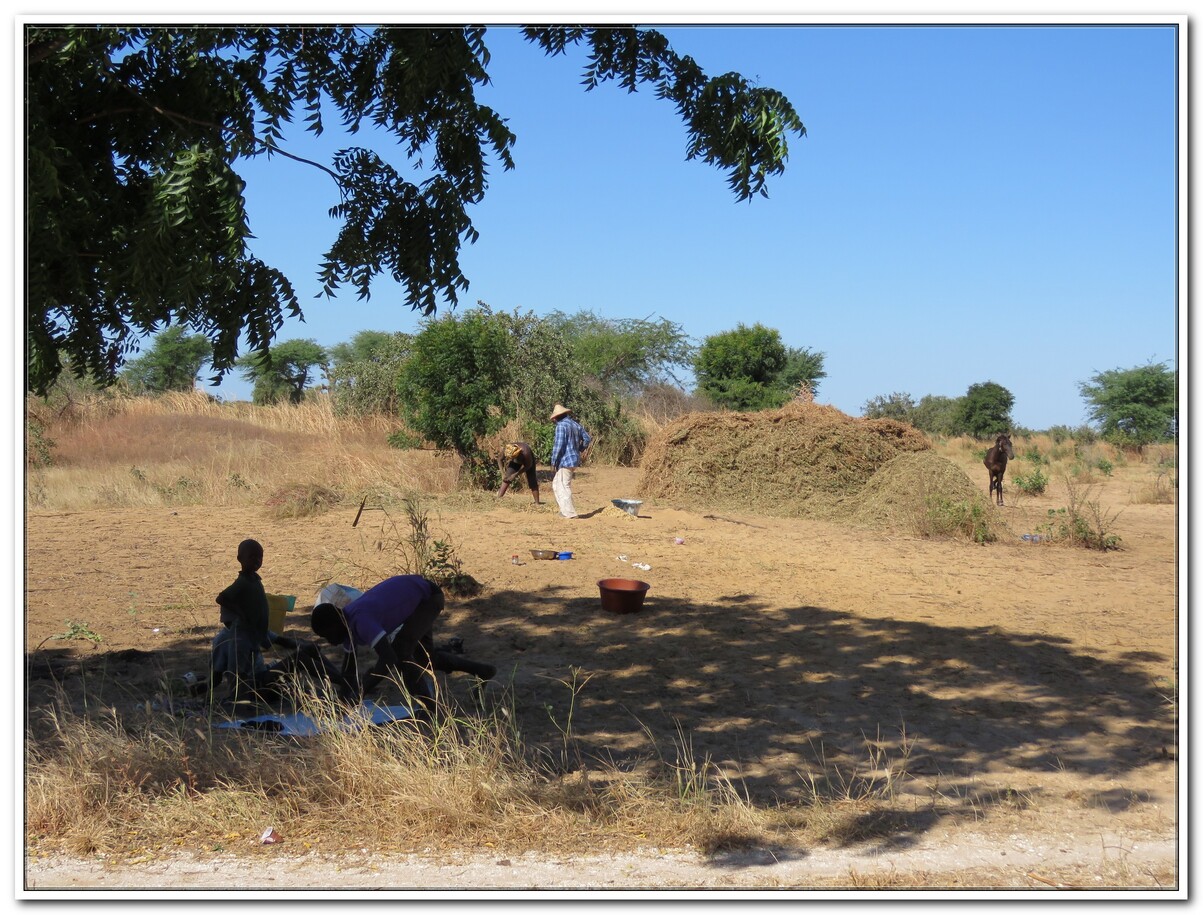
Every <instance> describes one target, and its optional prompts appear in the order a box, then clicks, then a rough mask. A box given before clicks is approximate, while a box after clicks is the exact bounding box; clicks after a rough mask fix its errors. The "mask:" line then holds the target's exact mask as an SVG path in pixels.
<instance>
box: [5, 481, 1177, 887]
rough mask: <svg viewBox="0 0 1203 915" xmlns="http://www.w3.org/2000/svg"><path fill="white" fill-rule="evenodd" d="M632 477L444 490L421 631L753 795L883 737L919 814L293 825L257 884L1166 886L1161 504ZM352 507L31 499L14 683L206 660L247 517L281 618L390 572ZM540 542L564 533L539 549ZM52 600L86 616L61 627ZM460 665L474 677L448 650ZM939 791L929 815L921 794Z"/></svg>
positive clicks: (52, 868) (1169, 697)
mask: <svg viewBox="0 0 1203 915" xmlns="http://www.w3.org/2000/svg"><path fill="white" fill-rule="evenodd" d="M983 476H984V471H983ZM637 481H638V471H636V470H625V469H614V468H586V469H585V470H583V471H582V472H581V473H580V474H579V475H578V479H577V501H578V508H579V509H580V510H581V511H582V512H584V513H586V516H585V517H583V518H581V519H578V520H574V521H569V520H566V519H563V518H561V517H559V516H558V514H556V512H555V510H554V508H553V507H552V505H551V504H545V505H544V506H543V508H542V509H536V508H535V507H534V506H533V505H532V504H531V500H530V498H529V495H528V494H527V493H526V492H525V491H524V490H520V491H515V492H511V493H510V494H509V495H507V496H506V498H505V499H504V500H502V501H501V502H500V503H490V504H484V505H481V504H461V505H459V507H456V503H455V501H454V500H452V501H450V502H448V503H446V504H444V505H443V506H442V507H441V508H439V509H437V510H432V512H431V517H430V524H431V529H432V532H433V533H434V534H435V535H436V536H438V537H440V538H446V539H449V540H450V542H451V543H452V544H454V547H455V550H456V553H457V555H458V556H459V557H460V559H461V560H462V562H463V568H464V571H466V572H468V573H470V574H471V575H473V576H474V577H475V578H476V579H478V580H479V581H480V582H481V583H482V584H483V585H484V590H483V592H482V593H481V594H480V595H479V596H478V597H475V598H471V599H461V600H453V601H450V602H449V605H448V608H447V612H446V613H445V615H444V618H443V620H442V622H441V624H440V626H439V630H438V637H439V638H443V637H449V636H458V637H460V638H463V639H464V641H465V644H466V646H467V648H468V651H469V653H470V654H471V655H472V656H474V657H477V658H480V659H482V660H487V661H489V662H491V663H493V664H495V665H496V666H497V667H498V668H499V670H500V671H501V673H499V675H498V678H497V681H496V682H497V686H496V688H498V689H502V690H505V691H506V692H508V693H511V694H512V696H513V700H514V703H515V708H516V709H517V712H518V714H519V715H520V716H521V719H522V720H521V724H522V727H523V731H524V733H525V734H526V737H527V740H528V743H531V744H535V743H539V742H545V743H547V744H549V745H554V744H555V743H556V742H557V741H558V740H559V734H558V732H557V730H556V728H557V726H558V725H559V724H562V723H564V722H566V721H567V716H568V709H569V702H570V700H571V691H570V690H569V688H568V687H567V686H566V685H565V684H566V683H568V682H571V680H572V677H573V670H574V669H579V670H580V671H582V672H584V673H585V674H587V675H588V676H589V679H588V682H587V683H586V684H585V685H584V687H583V689H582V690H581V692H580V695H579V696H578V697H577V701H576V704H575V709H574V711H573V713H572V715H573V718H572V728H573V731H574V733H575V734H576V736H577V737H578V739H579V741H580V744H581V746H582V748H583V749H584V750H585V751H586V752H588V753H593V754H596V755H598V756H599V757H602V758H605V759H610V760H613V761H615V762H617V763H619V764H620V765H621V764H630V765H637V764H638V763H639V760H641V759H646V758H647V757H648V756H649V755H652V754H655V753H659V754H660V755H662V756H665V757H670V758H672V757H674V756H675V757H676V758H681V754H682V752H683V748H682V740H683V738H682V735H685V737H684V741H685V743H686V745H687V750H688V753H689V754H691V755H692V757H693V758H694V759H698V760H701V759H705V758H709V759H710V760H712V761H713V762H714V763H715V764H716V765H717V766H719V767H720V768H721V770H722V771H723V772H724V773H725V774H727V775H728V776H729V777H730V778H731V779H732V780H733V781H734V782H736V783H737V784H738V785H739V786H740V787H741V790H745V791H746V792H748V794H749V795H750V796H751V797H753V798H755V799H756V800H759V801H770V800H772V799H775V798H779V799H785V800H790V799H797V798H799V797H802V796H804V793H805V786H806V785H807V784H808V780H809V779H810V778H811V777H817V778H823V777H827V778H828V779H832V778H837V779H838V778H850V777H857V778H859V777H862V776H864V777H868V776H869V775H871V774H872V773H871V772H870V770H872V769H873V768H874V767H873V766H871V765H869V762H870V760H871V759H873V758H875V759H876V760H877V762H878V763H879V764H884V763H889V764H891V765H893V766H895V767H897V766H899V765H901V764H903V763H905V770H906V772H907V778H906V779H905V780H904V783H903V790H904V791H905V792H907V793H909V794H910V795H911V796H912V802H913V803H912V808H913V810H915V811H918V812H919V813H918V815H912V816H911V817H909V824H910V825H909V826H908V827H907V829H906V830H903V831H899V832H897V833H895V834H892V835H891V837H890V839H889V840H888V841H886V840H882V839H881V838H880V836H879V837H878V838H875V839H872V840H870V841H867V842H857V841H855V840H854V839H850V840H849V841H847V842H844V843H839V844H835V845H828V846H824V847H819V848H814V849H809V850H807V852H806V853H805V854H798V853H796V852H794V853H791V854H788V855H783V854H781V853H776V854H775V853H774V852H772V851H769V850H763V851H756V852H749V853H744V854H741V855H730V856H720V857H713V856H704V855H701V854H699V853H697V852H696V851H695V850H691V849H688V848H685V849H648V850H646V851H645V852H644V853H640V854H632V855H626V856H620V857H608V856H605V857H588V856H585V855H582V854H577V853H572V854H568V853H565V854H562V855H542V856H539V855H521V856H510V857H504V858H503V857H501V856H498V855H489V854H481V855H476V856H463V857H460V858H457V859H455V860H438V859H433V858H427V857H424V856H422V855H421V854H417V855H416V856H412V857H404V858H401V857H396V856H392V857H390V856H381V855H375V854H373V853H371V852H370V851H365V852H362V853H361V852H357V851H355V850H348V853H347V854H346V855H341V856H332V857H331V856H317V857H315V856H313V855H301V854H298V850H294V849H290V848H289V846H288V844H287V841H285V843H284V844H282V845H280V846H277V847H275V848H273V849H272V850H271V853H272V855H273V856H274V859H273V867H272V874H273V879H272V880H271V882H270V886H271V887H272V888H276V887H279V888H285V887H297V888H300V887H318V888H338V889H341V890H349V889H368V888H392V889H433V890H447V889H452V888H456V889H469V888H478V889H490V888H494V889H500V890H505V889H513V888H530V887H534V888H539V889H542V890H552V889H573V888H605V889H616V888H695V889H696V888H708V887H720V888H721V887H725V888H755V889H760V890H769V889H774V888H784V887H820V886H855V885H862V886H863V885H865V884H866V883H868V884H869V885H872V883H873V881H874V880H877V879H883V880H888V881H889V882H890V884H891V885H893V886H897V885H898V884H899V882H900V881H901V882H903V883H905V881H906V880H907V879H914V880H915V881H917V882H920V883H923V884H925V885H928V886H932V885H935V886H939V885H948V886H959V887H964V886H967V885H974V884H975V883H976V884H977V885H980V886H986V887H1020V888H1028V889H1043V890H1049V889H1050V888H1051V887H1052V886H1053V885H1062V886H1072V887H1092V888H1099V887H1122V886H1140V887H1150V888H1157V887H1161V888H1170V889H1173V888H1176V887H1180V886H1181V883H1182V881H1183V880H1184V877H1183V876H1182V875H1181V874H1180V873H1179V869H1178V868H1179V851H1178V843H1177V839H1178V836H1179V832H1180V825H1181V824H1180V823H1179V816H1180V811H1179V778H1180V772H1179V765H1178V753H1177V734H1176V718H1175V712H1176V707H1175V704H1174V701H1173V700H1174V691H1175V689H1176V686H1177V683H1178V673H1177V659H1178V657H1179V645H1178V636H1179V626H1178V619H1177V613H1178V578H1177V576H1178V563H1177V560H1178V554H1177V515H1176V508H1175V506H1173V505H1143V504H1129V492H1130V489H1131V485H1130V481H1129V482H1125V481H1123V480H1115V481H1109V482H1108V483H1106V484H1104V485H1103V486H1102V487H1101V488H1100V490H1099V498H1100V500H1101V502H1102V503H1103V504H1104V505H1105V506H1107V507H1109V508H1111V509H1114V510H1120V511H1121V513H1120V515H1119V517H1118V519H1117V521H1116V525H1115V531H1116V533H1118V534H1119V535H1120V536H1121V537H1122V538H1123V546H1124V549H1123V550H1120V551H1116V552H1110V553H1106V554H1102V553H1097V552H1089V551H1084V550H1075V549H1068V548H1062V547H1057V546H1049V545H1047V544H1039V545H1034V544H1032V543H1029V542H1025V541H1023V540H1022V539H1020V534H1022V533H1024V532H1028V531H1031V530H1034V529H1035V526H1036V525H1037V524H1039V523H1040V520H1041V519H1042V518H1043V517H1044V516H1045V515H1046V513H1047V510H1048V509H1049V508H1051V507H1055V506H1059V505H1061V504H1064V502H1063V498H1062V497H1060V496H1059V494H1058V493H1057V492H1056V491H1054V490H1050V492H1049V494H1047V495H1045V496H1042V497H1038V498H1036V497H1027V498H1024V497H1022V496H1020V495H1019V494H1016V493H1013V492H1012V490H1011V489H1010V488H1009V489H1008V495H1009V498H1010V502H1011V504H1009V505H1008V506H1007V507H1006V508H1004V509H1002V511H1003V513H1004V516H1005V518H1006V520H1007V523H1008V525H1009V526H1010V527H1011V530H1012V531H1013V532H1014V534H1015V536H1014V537H1013V538H1011V539H1009V540H1008V541H1006V542H1002V543H996V544H991V545H988V546H977V545H972V544H968V543H964V542H954V541H936V540H923V539H919V538H915V537H913V536H909V535H906V534H889V535H885V534H882V533H878V532H871V531H866V530H860V529H855V528H850V527H847V526H842V525H839V524H833V523H827V522H816V521H805V520H781V519H770V518H765V517H758V516H754V515H736V514H730V513H723V514H721V515H720V514H710V513H704V512H690V511H683V510H677V509H674V508H670V507H667V506H658V505H655V504H650V503H645V504H644V505H643V506H642V509H641V511H640V515H639V517H637V518H631V517H629V516H627V515H625V514H623V513H621V512H619V511H618V510H617V509H614V508H613V506H611V505H610V504H609V500H610V499H611V498H614V497H624V496H631V495H633V494H634V491H635V487H636V485H637ZM981 485H982V488H983V490H984V488H985V480H984V479H983V480H982V481H981ZM545 489H546V490H547V491H545V493H544V498H545V501H546V502H547V503H552V502H553V500H552V497H551V493H550V491H549V489H550V488H549V487H546V488H545ZM357 508H358V506H357V505H356V506H351V507H349V508H345V509H339V510H336V511H334V512H332V513H330V514H328V515H325V516H323V517H320V518H315V519H303V520H293V521H272V520H270V519H269V518H267V516H266V515H265V513H264V511H263V509H261V508H258V507H246V508H236V509H223V510H213V509H208V508H204V507H181V508H178V509H162V508H160V509H151V510H135V509H122V510H111V511H80V512H62V513H41V512H36V511H34V512H31V513H29V515H28V517H27V522H26V543H25V546H26V568H27V585H28V590H27V607H26V630H25V646H26V651H27V653H32V655H31V656H32V660H33V663H32V665H31V667H30V671H31V677H32V679H30V680H29V681H28V695H27V702H28V703H29V705H30V707H34V708H36V707H37V706H38V704H39V703H41V702H43V701H45V700H46V698H47V696H48V695H49V689H48V687H49V684H50V682H51V678H52V677H56V678H67V679H70V678H71V676H72V675H73V672H76V671H79V670H82V669H85V668H86V669H88V670H91V671H92V672H93V673H95V672H96V671H98V670H99V671H103V674H104V677H105V678H110V679H111V680H113V681H121V680H122V679H123V678H127V677H130V678H132V677H136V676H143V677H146V676H148V675H149V674H150V673H155V674H156V675H178V674H181V673H183V672H184V671H188V670H194V671H201V670H203V669H204V666H205V663H206V657H207V646H208V641H209V639H210V637H211V635H212V633H213V632H214V631H215V627H216V622H217V614H216V606H215V605H214V604H213V597H214V596H215V595H216V594H217V593H218V591H220V590H221V589H222V588H223V587H225V586H226V585H227V584H228V583H229V582H230V581H232V580H233V578H234V576H235V574H236V572H237V565H236V563H235V561H234V552H235V548H236V545H237V543H238V541H239V540H241V539H242V538H244V537H256V538H257V539H259V540H260V541H261V542H262V543H263V544H264V547H265V551H266V558H265V562H264V567H263V571H262V574H263V578H264V581H265V584H266V586H267V588H268V590H269V591H275V592H280V593H291V594H296V595H297V596H298V600H297V609H296V612H295V613H294V614H292V615H291V616H290V617H289V620H288V631H290V632H292V633H293V634H304V626H305V622H306V619H307V613H308V610H309V609H310V607H311V606H312V603H313V597H314V595H315V594H316V592H317V590H318V589H319V588H320V587H321V586H322V585H323V584H325V583H326V582H328V581H339V582H343V583H346V584H351V585H355V586H358V587H367V586H370V585H371V584H372V583H374V582H375V581H376V580H378V579H379V578H382V577H384V576H386V575H389V574H395V573H396V572H397V571H399V569H398V560H397V553H396V550H395V547H396V544H397V542H398V538H399V536H400V535H401V534H403V533H404V531H405V529H406V527H405V523H404V519H403V518H402V517H400V516H399V515H397V514H395V513H393V514H390V513H389V512H386V511H384V510H382V509H380V508H379V507H374V506H371V505H370V504H369V506H368V507H367V509H366V510H365V511H364V513H363V516H362V518H361V519H360V521H359V524H358V525H357V526H355V527H352V519H353V517H354V515H355V509H357ZM536 548H544V549H556V550H561V551H568V550H570V551H572V552H573V559H572V560H569V561H534V560H532V559H531V558H530V553H529V551H530V550H531V549H536ZM514 554H517V555H518V556H519V557H520V559H521V560H522V564H521V565H513V564H512V563H511V556H512V555H514ZM621 557H626V558H625V560H624V559H623V558H621ZM633 562H641V563H646V564H647V565H649V566H650V567H651V568H650V569H648V570H646V571H644V570H638V569H634V568H632V563H633ZM612 576H620V577H636V578H639V579H642V580H643V581H646V582H648V583H650V585H651V589H650V591H649V593H648V597H647V601H646V603H645V605H644V608H643V610H642V612H640V613H638V614H632V615H615V614H608V613H604V612H602V611H601V609H600V605H599V599H598V587H597V581H598V580H599V579H601V578H606V577H612ZM69 621H76V622H84V623H86V624H87V627H88V628H89V629H90V630H91V631H93V632H95V633H97V634H98V635H100V636H102V638H103V642H101V644H100V645H99V646H96V647H93V646H92V645H91V643H89V642H86V641H79V640H74V641H66V640H61V639H55V638H54V636H56V635H61V634H63V633H64V632H65V631H66V630H67V629H68V622H69ZM94 682H95V680H94ZM449 685H450V688H451V689H452V690H453V692H455V691H458V693H459V694H464V693H465V691H466V689H467V683H466V682H465V680H464V679H463V678H462V677H460V676H458V675H457V677H456V678H453V679H452V681H451V682H450V684H449ZM548 707H550V709H551V712H552V714H551V715H549V714H548V712H547V711H546V709H547V708H548ZM653 741H654V744H653ZM883 768H884V765H879V766H878V767H877V771H878V772H880V771H881V770H882V769H883ZM937 797H938V798H939V801H940V803H939V805H938V806H939V813H936V812H934V810H935V806H934V805H933V806H932V809H933V813H932V814H931V815H930V816H928V817H925V816H923V815H922V809H923V800H924V798H927V799H932V798H937ZM247 831H248V832H250V831H254V826H253V825H251V826H248V830H247ZM286 839H287V837H286ZM257 851H260V852H261V851H262V850H261V849H260V850H257ZM256 860H258V859H257V858H256ZM261 874H262V869H261V868H260V869H257V868H256V867H255V866H254V864H253V863H252V862H246V863H244V862H241V861H240V859H239V857H238V856H237V855H236V854H235V855H232V856H230V857H229V858H227V859H224V860H223V859H220V858H214V857H213V856H208V857H204V858H201V857H193V856H190V855H187V854H184V855H181V856H180V857H178V858H176V859H174V860H171V861H163V860H157V861H153V862H146V863H144V864H136V863H135V864H130V863H128V862H126V863H119V862H114V861H108V862H106V861H100V860H92V861H71V860H68V859H63V858H56V857H47V858H40V857H37V858H32V859H31V860H28V861H26V862H25V870H24V885H25V887H26V888H27V889H29V890H51V889H58V888H64V889H66V888H85V887H93V888H94V887H106V888H122V887H124V888H132V887H158V888H168V887H170V888H193V889H201V888H206V887H221V888H227V889H228V888H241V889H255V888H260V887H262V886H263V883H262V880H261ZM907 875H910V877H909V878H908V877H907Z"/></svg>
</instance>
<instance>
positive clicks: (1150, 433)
mask: <svg viewBox="0 0 1203 915" xmlns="http://www.w3.org/2000/svg"><path fill="white" fill-rule="evenodd" d="M1079 390H1080V391H1081V392H1082V397H1083V399H1085V401H1086V402H1087V404H1088V405H1089V410H1088V415H1089V417H1090V420H1091V422H1093V423H1096V424H1097V425H1098V427H1099V431H1100V433H1101V434H1102V436H1103V438H1105V439H1107V440H1108V441H1111V442H1115V443H1116V444H1119V445H1147V444H1149V443H1151V442H1159V441H1166V440H1167V439H1172V438H1173V437H1174V436H1175V435H1176V434H1177V426H1178V404H1177V396H1178V375H1177V373H1176V372H1174V371H1171V370H1170V368H1169V367H1168V366H1167V365H1166V364H1165V363H1164V362H1159V363H1155V364H1154V363H1150V364H1149V365H1141V366H1137V367H1136V368H1131V369H1111V370H1110V371H1106V372H1097V373H1096V374H1095V375H1094V376H1092V377H1091V379H1090V381H1088V382H1082V383H1081V384H1080V385H1079Z"/></svg>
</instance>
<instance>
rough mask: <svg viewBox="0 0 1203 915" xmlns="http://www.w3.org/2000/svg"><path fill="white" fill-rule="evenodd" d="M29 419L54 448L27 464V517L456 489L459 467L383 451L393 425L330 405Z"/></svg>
mask: <svg viewBox="0 0 1203 915" xmlns="http://www.w3.org/2000/svg"><path fill="white" fill-rule="evenodd" d="M29 413H30V415H31V416H36V417H37V420H38V423H39V427H40V429H41V430H42V431H41V432H40V433H39V434H40V436H41V438H42V439H43V440H45V439H49V440H50V441H52V442H53V446H52V447H50V448H49V449H48V453H47V454H44V455H43V457H42V459H31V465H30V467H29V473H28V485H27V487H26V504H27V505H28V506H29V507H30V508H42V509H48V510H55V511H63V510H73V509H83V508H97V507H116V506H140V507H146V506H156V505H181V504H206V505H235V504H246V503H252V504H253V503H265V502H268V501H270V500H271V499H272V498H273V497H278V494H279V493H281V492H282V491H284V490H286V489H287V488H288V487H291V486H308V485H312V484H317V483H320V485H322V486H323V487H325V488H326V489H328V490H330V491H331V492H333V493H335V494H337V495H338V496H340V497H342V498H344V499H347V500H354V499H361V498H362V497H363V496H365V495H369V496H370V497H371V498H373V499H375V500H395V499H397V498H399V497H400V496H401V495H402V494H403V493H406V492H410V491H413V490H419V491H423V492H450V491H452V490H453V489H454V488H455V487H456V485H457V482H456V481H457V476H458V464H457V462H456V461H455V460H454V458H452V457H450V456H448V455H445V454H440V453H437V452H433V451H398V450H397V449H395V448H392V447H390V446H389V445H388V442H387V437H388V435H389V433H390V432H392V431H395V430H396V428H398V426H399V422H398V421H396V420H393V419H391V418H388V417H379V416H377V417H362V418H360V417H356V418H347V417H338V416H335V415H334V413H333V410H332V409H331V407H330V405H329V403H328V402H325V401H312V402H310V401H307V402H305V403H303V404H299V405H295V406H294V405H279V406H262V407H261V406H254V405H251V404H246V403H231V404H224V403H217V402H214V401H212V400H210V399H209V398H208V397H206V396H205V395H203V394H199V393H197V394H187V395H185V394H175V395H166V396H163V397H156V398H147V397H141V398H128V397H97V398H95V399H93V400H91V401H89V402H88V403H86V404H71V405H69V407H68V408H65V409H62V410H60V411H58V412H54V413H51V412H50V411H48V410H47V409H46V408H45V406H44V405H39V404H36V403H35V404H33V405H31V406H30V408H29ZM33 458H37V455H34V456H33Z"/></svg>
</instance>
